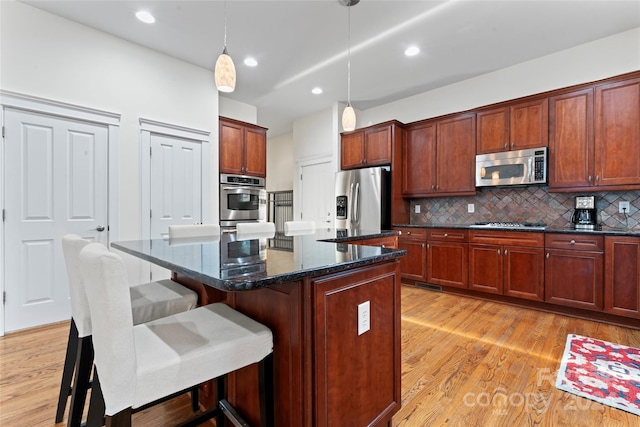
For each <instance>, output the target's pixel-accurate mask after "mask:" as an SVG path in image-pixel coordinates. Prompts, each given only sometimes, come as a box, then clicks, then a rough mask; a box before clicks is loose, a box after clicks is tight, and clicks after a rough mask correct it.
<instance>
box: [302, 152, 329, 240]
mask: <svg viewBox="0 0 640 427" xmlns="http://www.w3.org/2000/svg"><path fill="white" fill-rule="evenodd" d="M300 177H301V180H302V181H301V186H300V188H301V192H300V193H301V196H300V199H301V207H300V209H301V210H300V215H299V216H300V217H299V218H295V219H296V220H305V221H314V222H315V223H316V226H317V227H333V226H334V224H333V222H334V221H333V215H334V214H333V212H334V210H335V197H334V180H335V172H334V170H333V167H332V164H331V162H330V161H326V162H319V163H312V164H307V165H302V166H300Z"/></svg>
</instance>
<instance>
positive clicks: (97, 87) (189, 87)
mask: <svg viewBox="0 0 640 427" xmlns="http://www.w3.org/2000/svg"><path fill="white" fill-rule="evenodd" d="M0 8H1V9H0V12H1V13H0V43H1V44H0V55H1V56H0V89H3V90H7V91H12V92H17V93H21V94H25V95H32V96H37V97H41V98H47V99H51V100H55V101H61V102H66V103H70V104H74V105H79V106H84V107H89V108H95V109H100V110H106V111H110V112H114V113H119V114H121V127H120V144H119V162H118V173H119V177H120V186H119V187H120V191H119V206H120V215H119V222H120V230H119V235H118V239H120V240H126V239H136V238H139V236H140V221H141V219H140V194H139V193H140V191H139V189H140V176H139V175H140V169H139V165H140V160H139V151H138V150H139V124H138V119H139V118H141V117H142V118H146V119H151V120H157V121H161V122H167V123H172V124H176V125H180V126H185V127H189V128H194V129H200V130H205V131H209V132H210V145H211V147H210V148H211V149H210V152H211V156H210V157H211V158H210V159H209V160H210V162H211V163H210V164H211V168H210V171H211V179H212V181H213V182H212V185H211V188H212V190H213V191H212V194H211V206H212V211H213V212H212V216H213V219H214V220H215V221H216V222H217V220H218V208H217V206H218V194H217V191H218V186H217V182H218V180H217V176H218V120H217V117H218V93H217V90H216V88H215V84H214V81H213V75H212V71H211V70H206V69H203V68H200V67H196V66H194V65H191V64H187V63H185V62H182V61H179V60H177V59H173V58H170V57H168V56H166V55H163V54H160V53H157V52H155V51H152V50H149V49H146V48H142V47H140V46H138V45H135V44H132V43H129V42H126V41H124V40H122V39H119V38H116V37H113V36H110V35H108V34H106V33H102V32H100V31H96V30H93V29H90V28H88V27H85V26H82V25H79V24H76V23H74V22H71V21H69V20H66V19H64V18H60V17H57V16H55V15H52V14H49V13H47V12H43V11H41V10H38V9H35V8H32V7H31V6H28V5H25V4H23V3H17V2H14V1H0ZM214 183H215V185H214Z"/></svg>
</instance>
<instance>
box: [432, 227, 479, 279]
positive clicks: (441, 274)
mask: <svg viewBox="0 0 640 427" xmlns="http://www.w3.org/2000/svg"><path fill="white" fill-rule="evenodd" d="M468 268H469V243H468V231H467V230H464V229H444V228H438V229H431V230H428V231H427V282H429V283H433V284H436V285H443V286H453V287H456V288H467V287H468V279H469V277H468Z"/></svg>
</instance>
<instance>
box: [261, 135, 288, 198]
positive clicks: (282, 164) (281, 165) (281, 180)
mask: <svg viewBox="0 0 640 427" xmlns="http://www.w3.org/2000/svg"><path fill="white" fill-rule="evenodd" d="M293 175H294V161H293V133H287V134H284V135H279V136H277V137H275V138H269V139H267V191H287V190H293Z"/></svg>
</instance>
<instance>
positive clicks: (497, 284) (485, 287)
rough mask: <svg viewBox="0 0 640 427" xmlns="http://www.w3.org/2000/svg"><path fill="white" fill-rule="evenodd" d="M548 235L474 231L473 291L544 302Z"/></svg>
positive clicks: (471, 239) (471, 235)
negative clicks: (545, 258) (545, 238)
mask: <svg viewBox="0 0 640 427" xmlns="http://www.w3.org/2000/svg"><path fill="white" fill-rule="evenodd" d="M543 246H544V234H543V233H531V232H508V231H491V230H472V231H470V233H469V289H474V290H477V291H482V292H489V293H494V294H499V295H508V296H513V297H517V298H524V299H529V300H534V301H544V249H543Z"/></svg>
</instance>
